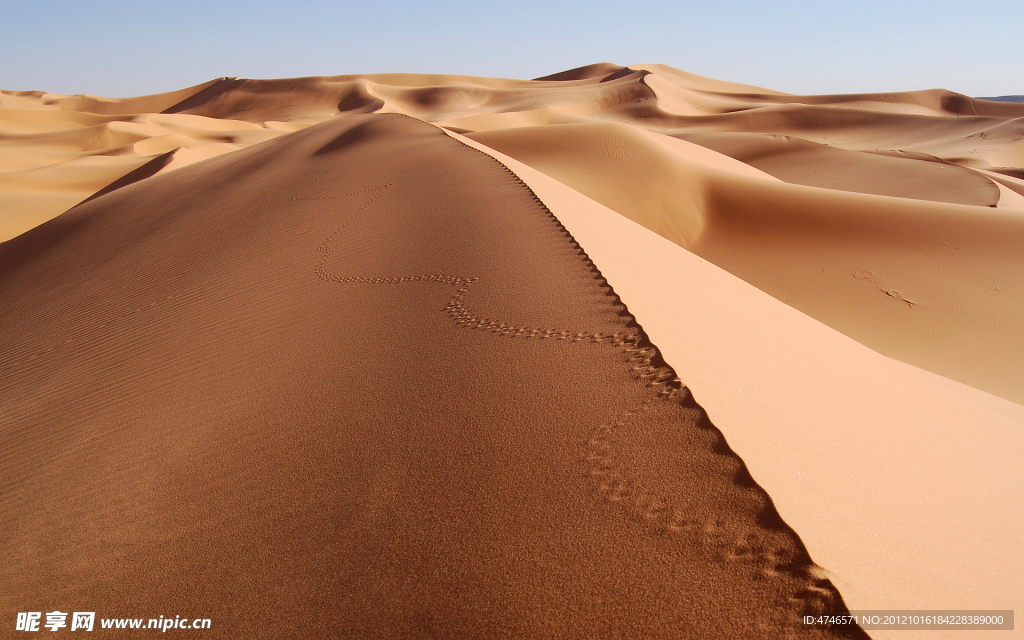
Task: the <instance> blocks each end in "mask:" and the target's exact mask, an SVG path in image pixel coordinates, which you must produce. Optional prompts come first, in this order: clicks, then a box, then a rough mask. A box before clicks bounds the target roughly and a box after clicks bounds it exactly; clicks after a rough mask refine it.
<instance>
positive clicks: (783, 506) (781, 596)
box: [0, 63, 1024, 639]
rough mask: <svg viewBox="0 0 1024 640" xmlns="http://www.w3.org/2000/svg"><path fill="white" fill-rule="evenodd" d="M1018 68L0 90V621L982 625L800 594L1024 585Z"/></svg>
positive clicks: (657, 68)
mask: <svg viewBox="0 0 1024 640" xmlns="http://www.w3.org/2000/svg"><path fill="white" fill-rule="evenodd" d="M1018 98H1019V97H1015V96H1004V97H1000V98H997V99H981V98H971V97H968V96H964V95H961V94H958V93H953V92H950V91H946V90H938V89H937V90H928V91H909V92H903V93H892V92H890V93H872V94H850V95H845V94H844V95H793V94H788V93H782V92H778V91H773V90H770V89H764V88H760V87H755V86H749V85H744V84H737V83H732V82H727V81H723V80H714V79H710V78H705V77H701V76H697V75H694V74H691V73H687V72H685V71H681V70H679V69H675V68H672V67H669V66H665V65H650V64H638V65H630V66H620V65H616V64H611V63H600V64H593V65H589V66H585V67H580V68H576V69H571V70H568V71H563V72H560V73H555V74H553V75H548V76H544V77H541V78H537V79H535V80H511V79H502V78H487V77H471V76H458V75H426V74H377V75H348V76H331V77H306V78H292V79H280V80H250V79H242V78H227V77H226V78H220V79H217V80H212V81H210V82H207V83H204V84H200V85H197V86H193V87H189V88H186V89H181V90H178V91H174V92H170V93H163V94H157V95H148V96H142V97H135V98H104V97H99V96H93V95H58V94H51V93H46V92H43V91H0V318H2V322H3V327H2V336H0V435H2V439H0V469H2V473H0V484H2V488H0V504H2V510H3V513H5V514H10V517H5V518H4V519H3V520H2V522H0V556H2V557H3V558H4V560H3V562H2V563H0V620H3V622H2V623H0V624H3V625H7V624H8V621H10V622H11V623H12V624H11V625H9V626H10V627H11V628H13V621H14V619H15V618H16V616H17V615H18V613H19V612H24V611H43V610H45V611H53V610H59V611H68V610H80V611H94V610H95V611H97V612H98V613H97V617H105V618H138V617H142V618H151V617H156V616H157V615H162V616H167V615H168V614H170V617H174V616H175V615H179V614H180V615H182V616H192V617H202V618H208V619H211V620H212V621H213V625H212V627H211V628H210V629H206V630H203V631H202V632H201V634H200V633H199V632H196V633H195V635H202V636H203V637H224V638H243V637H252V638H256V637H260V638H262V637H266V638H293V637H294V638H309V637H339V638H342V637H344V638H349V637H351V638H367V637H387V638H433V637H437V638H442V637H443V638H451V637H508V638H547V637H552V638H554V637H558V638H606V637H607V638H817V637H844V638H865V637H874V638H893V637H895V638H904V639H908V638H918V637H920V638H933V637H959V636H960V635H967V636H968V637H974V636H973V635H971V634H970V633H969V632H967V631H953V630H943V631H913V630H911V631H907V630H897V631H893V630H885V629H879V630H874V629H867V630H865V629H862V628H860V627H858V626H856V625H847V626H833V627H810V628H808V627H806V626H801V624H800V621H801V620H803V619H804V617H805V616H818V615H844V614H847V613H849V612H850V611H864V610H1000V611H1004V610H1014V609H1016V608H1017V607H1018V606H1019V605H1020V604H1021V602H1022V600H1024V578H1022V577H1021V576H1022V575H1024V554H1022V553H1021V551H1020V544H1021V540H1022V539H1024V515H1022V514H1024V466H1022V461H1024V278H1022V276H1021V274H1022V273H1024V103H1021V102H1020V100H1019V99H1018ZM5 628H6V627H5ZM119 633H120V634H123V635H127V636H131V635H132V634H131V632H130V631H128V630H122V631H120V632H119ZM147 633H149V634H151V633H153V631H152V630H144V631H139V632H138V635H140V636H144V635H146V634H147ZM1017 633H1019V632H1017V631H1005V632H1003V633H1001V634H999V637H1015V635H1014V634H1017Z"/></svg>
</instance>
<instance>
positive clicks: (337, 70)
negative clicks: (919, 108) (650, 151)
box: [0, 0, 1024, 97]
mask: <svg viewBox="0 0 1024 640" xmlns="http://www.w3.org/2000/svg"><path fill="white" fill-rule="evenodd" d="M593 62H615V63H618V64H624V65H625V64H636V63H643V62H649V63H664V64H668V65H671V66H674V67H678V68H680V69H684V70H686V71H691V72H693V73H698V74H700V75H705V76H710V77H713V78H719V79H722V80H731V81H735V82H745V83H749V84H755V85H760V86H764V87H769V88H772V89H776V90H779V91H787V92H791V93H852V92H866V91H900V90H912V89H929V88H935V87H942V88H946V89H952V90H954V91H958V92H961V93H965V94H968V95H974V96H988V95H1004V94H1024V0H986V1H984V2H968V1H965V0H959V1H957V2H950V1H947V0H932V1H930V2H924V1H918V0H864V1H860V2H858V1H856V0H851V1H848V2H838V1H833V0H817V1H813V2H811V1H803V0H794V1H785V0H781V1H778V2H772V1H768V0H761V1H751V0H718V1H716V0H706V1H704V2H691V1H688V0H680V1H676V2H665V1H661V0H654V1H645V0H640V1H638V2H633V3H630V2H625V1H621V0H620V1H616V2H609V1H606V0H593V1H591V2H558V1H557V0H551V1H546V2H545V1H537V0H511V1H505V2H489V1H488V0H477V1H475V2H457V1H452V0H434V1H433V2H397V1H376V2H375V1H374V0H362V1H359V2H327V1H322V0H285V1H276V2H267V1H265V0H249V1H248V2H242V1H237V0H227V1H223V2H218V1H217V0H209V1H207V2H199V1H195V0H181V1H178V0H165V1H163V2H155V1H139V2H128V1H124V0H93V1H89V2H85V1H64V0H0V88H2V89H13V90H30V89H42V90H46V91H50V92H53V93H93V94H99V95H106V96H112V97H122V96H130V95H141V94H146V93H157V92H161V91H170V90H173V89H180V88H183V87H186V86H190V85H194V84H198V83H200V82H204V81H206V80H209V79H212V78H216V77H220V76H241V77H247V78H282V77H295V76H309V75H340V74H346V73H373V72H389V71H404V72H416V73H458V74H469V75H487V76H500V77H512V78H532V77H537V76H541V75H546V74H548V73H554V72H556V71H561V70H565V69H569V68H572V67H577V66H580V65H584V64H589V63H593Z"/></svg>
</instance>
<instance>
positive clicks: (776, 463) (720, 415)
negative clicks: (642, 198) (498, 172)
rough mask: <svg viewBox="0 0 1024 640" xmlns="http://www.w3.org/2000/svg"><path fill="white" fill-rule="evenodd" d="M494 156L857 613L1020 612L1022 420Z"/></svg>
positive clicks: (903, 634) (906, 634)
mask: <svg viewBox="0 0 1024 640" xmlns="http://www.w3.org/2000/svg"><path fill="white" fill-rule="evenodd" d="M480 148H482V149H487V147H484V146H483V145H480ZM491 153H493V154H494V155H495V156H496V157H498V158H499V159H500V160H501V161H502V162H503V163H506V164H507V165H508V166H509V167H511V168H512V169H513V170H514V171H515V172H516V173H517V174H518V175H519V176H520V177H522V178H523V180H524V181H525V182H526V183H527V184H529V185H530V187H531V188H532V189H533V190H534V191H535V192H536V193H537V195H538V196H539V197H540V198H541V199H542V200H544V202H545V203H546V204H547V205H548V206H549V207H551V209H552V211H553V212H554V214H555V215H556V216H557V217H558V219H559V221H560V222H562V224H564V225H565V226H566V228H567V229H568V230H569V231H570V233H572V234H573V237H574V238H576V240H577V241H578V242H579V243H580V244H581V246H583V247H584V249H585V250H586V251H587V253H588V255H589V256H590V257H591V258H592V259H593V260H594V261H595V262H596V263H597V264H599V265H600V266H601V271H602V274H604V275H605V277H607V278H608V279H609V281H610V282H612V283H614V285H615V287H616V291H617V292H618V293H619V294H620V295H621V296H622V298H623V300H625V301H626V302H627V303H628V304H629V306H630V311H631V312H632V313H633V314H634V315H635V316H636V318H637V321H638V322H639V323H640V324H641V326H643V327H644V329H645V331H646V332H647V333H648V335H649V336H651V339H652V341H653V342H654V343H655V344H657V345H658V346H659V348H660V349H661V350H662V353H663V354H664V355H665V358H666V359H667V360H668V361H669V362H671V363H672V364H673V367H674V368H675V370H676V372H677V373H678V374H679V375H680V377H681V378H682V379H683V380H684V381H685V382H686V384H687V385H688V386H689V387H690V388H691V390H693V392H694V395H695V396H696V398H697V399H698V400H699V401H700V402H701V403H702V404H703V406H704V407H705V408H706V409H707V410H708V413H709V415H710V416H711V418H712V420H714V421H715V423H716V425H718V426H719V427H720V428H721V429H722V430H723V432H724V433H725V435H726V437H727V439H728V441H729V444H730V446H731V447H732V448H733V449H734V450H736V452H737V453H738V454H739V455H740V457H742V458H743V459H744V461H745V462H746V463H747V465H748V467H749V468H750V469H751V472H752V474H753V475H754V477H755V478H757V479H758V482H759V483H761V485H762V486H763V487H765V490H766V491H768V493H769V495H771V496H772V499H773V501H774V503H775V505H776V507H777V508H778V509H779V512H780V514H781V515H782V516H783V518H784V519H785V520H786V521H787V522H789V523H790V524H792V525H793V526H794V528H795V529H796V530H797V531H799V532H800V535H801V537H802V539H803V540H804V542H805V543H806V544H807V547H808V550H809V551H810V553H811V557H812V558H814V559H815V561H816V562H818V563H819V564H821V565H822V566H824V567H826V568H827V569H828V570H829V576H830V578H831V579H832V580H833V582H835V583H836V584H837V585H838V586H839V587H840V590H841V592H842V593H843V595H844V598H845V599H846V603H847V605H848V606H849V607H850V608H851V609H1014V608H1018V609H1019V606H1020V602H1021V597H1022V595H1024V592H1022V578H1021V576H1022V575H1024V556H1022V555H1021V554H1020V553H1019V548H1020V540H1022V539H1024V523H1022V519H1021V517H1020V514H1021V513H1022V512H1024V468H1022V467H1021V464H1020V452H1021V451H1024V406H1021V405H1019V404H1015V403H1012V402H1009V401H1007V400H1004V399H1002V398H998V397H996V396H992V395H989V394H986V393H983V392H981V391H978V390H976V389H973V388H971V387H968V386H966V385H963V384H959V383H956V382H953V381H951V380H948V379H946V378H943V377H940V376H937V375H935V374H931V373H929V372H926V371H922V370H920V369H917V368H915V367H912V366H909V365H906V364H904V363H901V362H898V361H895V360H892V359H889V358H886V357H884V356H881V355H880V354H878V353H876V352H874V351H872V350H870V349H867V348H866V347H864V346H863V345H860V344H858V343H856V342H854V341H853V340H850V339H849V338H847V337H845V336H843V335H841V334H839V333H837V332H836V331H834V330H832V329H830V328H828V327H827V326H825V325H822V324H820V323H818V322H816V321H814V320H813V319H811V318H809V317H807V316H805V315H803V314H801V313H800V312H798V311H796V310H794V309H792V308H790V307H787V306H786V305H784V304H781V303H780V302H779V301H777V300H775V299H773V298H771V297H770V296H767V295H765V294H764V293H763V292H761V291H758V290H757V289H756V288H754V287H752V286H750V285H747V284H746V283H744V282H742V281H740V280H739V279H737V278H735V277H734V276H732V275H730V274H728V273H726V272H724V271H722V270H721V269H719V268H717V267H715V266H714V265H712V264H709V263H708V262H706V261H704V260H702V259H700V258H698V257H697V256H694V255H693V254H691V253H689V252H687V251H684V250H681V249H680V248H679V247H678V246H676V245H674V244H672V243H670V242H668V241H666V240H664V239H663V238H660V237H658V236H657V235H655V234H653V233H652V232H650V231H648V230H647V229H644V228H642V227H640V226H638V225H635V224H632V223H630V222H629V221H628V220H625V219H623V218H622V216H619V215H618V214H616V213H615V212H613V211H611V210H609V209H607V208H605V207H603V206H601V205H600V204H598V203H596V202H594V201H592V200H588V199H587V198H584V197H582V196H581V195H580V194H578V193H576V192H574V191H572V190H571V189H567V188H566V187H565V186H564V185H561V184H560V183H557V182H555V181H554V180H552V179H551V178H549V177H547V176H545V175H544V174H541V173H539V172H537V171H535V170H533V169H531V168H530V167H527V166H525V165H523V164H522V163H519V162H517V161H515V160H513V159H511V158H509V157H507V156H503V155H501V154H498V153H496V152H493V151H491ZM973 633H976V632H962V634H963V635H965V636H969V635H971V634H973ZM871 635H872V636H874V637H879V638H881V637H893V638H913V637H920V638H929V637H935V632H934V631H933V632H910V631H889V632H885V631H873V632H871ZM950 635H956V634H955V633H952V632H943V635H942V637H948V636H950ZM1003 635H1012V634H1003ZM1017 635H1021V634H1020V633H1017Z"/></svg>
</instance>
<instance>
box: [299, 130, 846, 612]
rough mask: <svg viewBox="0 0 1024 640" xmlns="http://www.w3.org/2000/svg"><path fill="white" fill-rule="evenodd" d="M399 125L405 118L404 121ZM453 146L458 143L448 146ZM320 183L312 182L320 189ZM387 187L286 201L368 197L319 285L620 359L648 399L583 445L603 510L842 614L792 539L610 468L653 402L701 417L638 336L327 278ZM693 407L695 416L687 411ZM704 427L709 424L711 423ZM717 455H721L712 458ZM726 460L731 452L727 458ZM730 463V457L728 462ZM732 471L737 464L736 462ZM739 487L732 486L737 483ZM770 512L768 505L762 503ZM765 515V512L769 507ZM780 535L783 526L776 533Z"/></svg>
mask: <svg viewBox="0 0 1024 640" xmlns="http://www.w3.org/2000/svg"><path fill="white" fill-rule="evenodd" d="M403 117H405V116H403ZM454 141H455V142H459V141H458V140H454ZM459 144H462V145H463V146H466V147H467V148H469V149H472V150H474V151H476V152H477V153H480V154H481V155H483V156H485V157H486V158H487V159H488V160H490V161H492V162H494V163H495V164H497V165H498V166H499V167H500V168H501V169H502V170H503V171H504V172H505V173H506V174H508V175H509V176H511V178H512V180H513V181H514V182H515V183H516V184H517V185H518V186H519V187H520V188H522V189H524V190H525V191H526V192H527V193H529V194H530V196H531V197H532V199H533V200H534V202H535V204H536V205H537V206H538V207H539V209H540V210H541V211H542V212H544V214H546V217H547V219H548V220H549V221H550V222H551V223H553V224H555V225H556V226H557V228H558V230H559V232H560V233H561V234H563V235H564V236H565V238H566V240H567V241H568V242H570V243H571V245H572V246H573V248H574V249H575V250H576V252H577V253H578V255H579V256H580V257H581V259H583V260H585V261H586V263H587V265H588V267H589V268H590V269H591V271H592V272H593V274H594V277H595V278H596V279H597V280H598V281H599V283H600V284H601V286H602V287H603V288H605V290H606V291H607V292H608V294H609V295H611V296H613V297H614V298H615V299H616V300H617V299H618V296H617V295H616V294H615V293H614V291H613V290H612V288H611V286H610V285H609V284H608V283H607V281H606V280H605V279H604V277H603V276H602V275H601V274H600V272H599V271H598V269H597V267H596V266H595V265H594V264H593V262H591V261H590V258H589V257H588V256H587V255H586V253H585V252H584V251H583V249H582V247H580V246H579V244H578V243H577V242H576V240H575V239H574V238H573V237H572V235H571V234H570V233H569V232H568V230H566V229H565V227H564V226H562V224H561V222H559V221H558V219H557V218H556V217H555V215H554V214H553V213H552V212H551V211H550V210H549V209H548V208H547V206H546V205H545V204H544V203H543V202H542V201H541V200H540V198H538V197H537V195H536V194H535V193H534V192H533V190H532V189H530V187H529V186H528V185H526V184H525V183H524V182H523V181H522V179H520V178H519V176H518V175H516V174H515V173H514V172H513V171H512V170H511V169H509V168H508V167H506V166H505V165H504V164H502V163H501V162H499V161H498V160H496V159H494V158H492V157H491V156H489V155H487V154H485V153H483V152H481V151H479V150H476V149H473V147H470V146H469V145H465V144H464V143H461V142H459ZM323 177H324V176H323V175H321V176H319V177H318V178H316V179H315V180H314V182H318V181H319V180H320V179H322V178H323ZM392 185H393V183H390V182H389V183H386V184H382V185H380V186H377V187H370V188H365V189H360V190H357V191H352V192H348V193H345V194H340V195H321V196H317V197H298V194H296V195H295V196H293V197H292V198H291V199H290V200H289V201H299V200H326V199H341V198H347V197H350V196H357V195H366V194H369V197H368V198H367V199H366V201H365V202H364V203H363V204H362V206H360V207H359V209H358V210H357V211H356V212H355V213H354V214H352V215H351V216H349V217H348V218H347V219H346V220H345V221H344V222H343V223H342V224H341V225H340V226H339V227H338V228H337V229H335V230H334V232H332V233H331V234H330V235H329V236H328V237H327V238H326V239H325V240H324V241H323V242H322V243H321V244H320V245H319V246H318V247H317V250H318V251H319V252H320V253H321V254H323V255H322V257H321V258H320V260H319V261H318V263H317V265H316V267H315V269H314V273H315V275H316V276H317V277H318V278H319V279H321V280H325V281H329V282H337V283H362V284H402V283H412V282H432V283H437V284H442V285H446V286H451V287H454V289H455V290H454V292H453V294H452V297H451V299H450V300H449V302H448V304H447V305H445V307H444V308H443V311H444V312H445V313H447V315H448V316H449V317H451V318H452V320H454V322H455V324H456V326H459V327H463V328H466V329H475V330H482V331H488V332H490V333H494V334H496V335H498V336H502V337H509V338H536V339H554V340H562V341H566V342H573V343H577V342H584V343H588V344H606V345H609V346H613V347H617V348H618V349H620V350H621V352H622V353H623V355H625V357H626V361H627V362H628V364H629V371H630V372H631V373H632V375H633V376H635V377H636V378H638V379H639V380H641V381H642V382H643V383H644V385H645V387H647V388H648V389H651V390H652V391H654V395H653V396H652V397H649V398H647V399H646V400H644V401H643V402H642V403H640V404H639V405H638V406H636V407H633V408H631V409H627V410H626V411H623V412H622V413H621V414H619V415H618V416H616V417H615V418H614V419H613V420H611V421H610V422H607V423H604V424H602V425H600V426H598V427H597V429H595V430H594V431H593V432H592V434H591V436H590V438H589V440H588V441H587V442H586V443H581V444H583V446H584V449H585V458H586V463H587V466H588V473H589V476H590V478H591V481H592V483H593V486H594V490H595V492H596V494H597V495H598V496H599V498H600V499H601V500H602V501H604V502H606V503H609V504H612V505H617V506H618V507H619V508H620V509H622V510H624V511H626V512H627V513H628V514H629V516H631V517H633V518H635V519H637V520H639V521H640V522H641V523H643V524H645V525H646V527H649V528H650V529H653V530H654V531H656V532H658V533H661V534H665V535H670V536H686V537H687V539H688V540H689V541H691V542H692V543H693V544H694V545H697V546H699V548H701V549H702V550H703V551H704V552H705V553H708V554H710V555H712V556H713V557H715V558H717V559H719V560H721V561H725V562H738V563H748V564H751V565H753V567H754V570H755V575H756V576H757V577H758V578H760V579H765V580H771V579H776V578H779V577H781V576H782V575H783V574H789V575H790V576H792V577H794V578H796V580H797V583H798V585H797V588H796V590H795V591H794V592H791V595H790V596H789V597H788V600H787V606H788V607H790V608H792V609H794V610H795V612H797V613H800V614H804V613H816V612H829V611H832V612H834V611H845V607H844V606H842V604H841V597H840V596H839V594H838V592H837V591H835V589H834V587H833V586H832V585H831V583H830V582H829V581H828V580H827V579H824V578H823V577H822V572H821V570H820V569H819V568H818V567H816V566H815V565H813V563H810V562H809V560H808V559H807V558H806V555H805V554H801V553H800V552H799V551H798V549H797V548H791V547H793V542H792V541H791V540H789V536H790V535H792V534H791V533H786V532H789V530H788V529H786V530H785V532H781V531H780V530H776V529H771V528H770V527H762V526H760V525H758V524H754V521H751V523H750V525H748V526H741V527H740V530H739V531H737V529H736V527H732V528H729V527H727V526H726V524H727V523H726V522H724V521H723V520H722V519H721V518H720V517H710V518H702V517H700V516H699V515H694V514H692V513H690V512H688V511H687V509H686V508H685V506H684V505H682V504H680V503H677V502H676V501H675V500H674V499H673V496H670V495H663V494H661V493H659V492H657V491H654V490H650V489H648V488H646V486H645V483H644V482H643V478H642V477H638V476H637V475H635V474H634V473H631V471H630V470H629V469H627V468H626V467H625V466H623V465H621V464H620V463H619V462H617V460H616V456H615V449H616V447H617V446H619V444H620V443H619V442H618V438H617V436H618V435H619V434H620V432H621V431H622V427H623V425H625V424H626V422H628V421H629V420H631V419H640V418H641V417H642V416H643V414H644V413H645V412H646V411H648V410H649V409H650V408H651V407H653V406H655V405H656V404H657V403H658V402H659V401H665V402H675V403H684V404H687V407H686V410H688V411H700V412H701V415H704V414H703V410H702V409H700V408H699V406H698V405H696V403H695V402H694V401H693V399H692V395H691V393H690V391H689V389H688V388H687V387H685V386H684V385H683V384H682V383H681V381H680V380H679V378H678V377H677V376H676V373H675V371H674V370H673V369H672V368H671V367H669V366H668V365H667V364H665V363H664V362H663V361H662V360H661V358H660V354H659V352H658V350H657V349H656V348H655V347H654V346H653V345H652V344H650V342H649V341H648V340H647V337H646V335H644V334H643V333H642V330H634V331H621V332H615V333H610V334H609V333H600V332H587V331H580V330H568V329H562V328H553V327H532V326H525V325H518V324H515V323H512V322H508V321H503V320H498V319H491V318H483V317H480V316H479V315H477V314H476V313H474V312H473V310H471V309H470V308H468V307H467V305H466V303H465V298H466V295H467V293H468V292H469V291H470V289H471V288H472V287H473V286H478V285H479V284H482V283H481V282H480V278H479V277H476V276H472V275H453V274H444V273H430V274H422V273H421V274H415V275H396V276H374V277H367V276H347V275H340V274H337V273H333V272H332V271H331V270H330V268H329V266H330V263H331V260H332V258H335V257H338V256H337V252H336V250H335V249H334V248H333V247H332V246H331V245H332V242H334V241H335V240H336V239H338V238H339V236H341V235H342V233H343V232H344V230H345V228H346V227H347V226H348V225H349V224H350V223H352V222H353V221H354V220H356V219H357V218H359V217H361V216H363V215H365V214H366V213H367V211H368V210H369V209H370V207H371V205H372V204H373V203H375V202H377V201H378V200H380V199H381V198H383V197H384V196H385V195H386V193H387V190H388V189H389V188H390V187H391V186H392ZM689 404H692V405H694V407H695V408H692V407H690V406H689ZM709 424H710V423H709ZM715 453H716V454H718V453H720V452H718V451H716V452H715ZM729 453H730V454H731V452H729ZM732 455H733V456H734V457H735V455H734V454H732ZM736 460H737V464H738V466H740V467H742V462H741V461H739V459H738V458H736ZM734 482H737V484H738V481H735V480H734ZM768 504H769V505H770V499H769V500H768ZM769 508H770V507H769ZM782 526H783V527H785V525H782Z"/></svg>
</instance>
